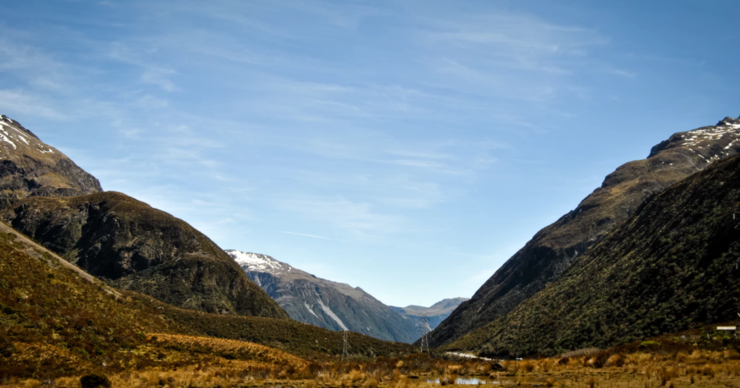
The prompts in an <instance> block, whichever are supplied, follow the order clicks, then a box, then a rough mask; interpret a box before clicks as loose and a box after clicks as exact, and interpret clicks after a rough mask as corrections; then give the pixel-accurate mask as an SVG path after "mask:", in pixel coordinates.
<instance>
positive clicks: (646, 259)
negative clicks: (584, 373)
mask: <svg viewBox="0 0 740 388" xmlns="http://www.w3.org/2000/svg"><path fill="white" fill-rule="evenodd" d="M686 140H688V139H686ZM707 159H710V158H707ZM634 213H635V214H634V215H633V216H632V217H631V218H630V219H629V220H628V221H627V222H625V223H623V224H622V225H621V226H620V227H618V228H616V229H615V230H614V231H612V232H611V233H610V234H609V235H608V236H606V237H604V238H603V239H602V240H601V241H600V242H599V243H598V244H597V245H595V246H594V247H592V248H591V249H589V250H588V252H587V253H585V254H584V255H582V256H581V257H580V258H578V259H577V260H576V261H575V263H574V264H573V265H572V266H571V267H570V268H569V269H568V270H567V271H566V272H565V273H564V274H563V275H562V276H561V277H560V279H558V280H556V281H554V282H552V283H550V284H549V285H548V286H547V287H545V288H544V289H543V290H541V291H540V292H539V293H537V294H536V295H534V296H533V297H531V298H529V299H528V300H526V301H525V302H523V303H521V304H520V305H519V306H518V307H517V308H515V309H514V310H513V311H511V312H510V313H509V314H507V315H505V316H504V317H502V318H498V319H496V320H494V321H493V322H491V323H489V324H488V325H486V326H484V327H482V328H480V329H478V330H475V331H473V332H471V333H469V334H468V335H466V336H464V337H462V338H461V339H459V340H457V341H455V342H453V343H452V344H450V345H448V346H447V348H449V349H467V350H478V351H481V352H482V353H484V354H490V355H494V354H495V355H513V356H523V355H531V354H542V355H552V354H556V353H561V352H563V351H565V350H573V349H579V348H586V347H601V348H604V347H608V346H613V345H617V344H622V343H627V342H631V341H634V340H638V339H641V338H647V337H652V336H656V335H660V334H663V333H673V332H678V331H681V330H686V329H690V328H694V327H699V326H701V325H703V324H710V323H719V322H726V321H730V320H733V319H735V318H736V317H735V315H736V313H737V311H738V310H737V309H738V301H739V300H740V287H738V285H737V281H736V280H737V278H738V274H740V270H739V269H738V268H739V267H738V263H740V156H735V157H732V158H730V159H728V160H722V161H719V162H716V163H712V166H710V167H709V168H707V169H706V170H705V171H702V172H699V173H697V174H694V175H692V176H691V177H689V178H686V179H684V180H682V181H681V182H679V183H678V184H676V185H674V186H672V187H670V188H669V189H667V190H665V191H663V192H661V193H659V194H656V195H653V196H651V197H650V198H648V199H647V200H646V201H645V203H644V204H643V205H641V206H640V207H639V208H638V209H636V210H635V212H634Z"/></svg>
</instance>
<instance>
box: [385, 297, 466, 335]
mask: <svg viewBox="0 0 740 388" xmlns="http://www.w3.org/2000/svg"><path fill="white" fill-rule="evenodd" d="M467 300H469V299H468V298H450V299H443V300H441V301H439V302H437V303H435V304H433V305H432V307H422V306H414V305H411V306H406V307H393V306H391V308H392V309H393V311H395V312H397V313H399V314H401V315H403V316H406V317H408V318H411V319H414V320H416V321H417V322H419V323H417V325H419V324H421V322H422V319H423V318H424V317H426V319H427V325H428V326H429V329H430V330H431V329H434V328H436V327H437V326H439V324H440V323H442V321H444V320H445V318H447V317H449V316H450V314H451V313H452V311H454V310H455V309H456V308H457V306H459V305H460V304H461V303H462V302H465V301H467Z"/></svg>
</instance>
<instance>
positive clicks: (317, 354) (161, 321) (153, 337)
mask: <svg viewBox="0 0 740 388" xmlns="http://www.w3.org/2000/svg"><path fill="white" fill-rule="evenodd" d="M0 232H1V233H0V383H2V382H8V381H15V380H16V379H19V378H31V377H32V378H35V379H37V380H39V381H44V380H51V379H56V378H60V377H64V376H77V375H84V374H89V373H93V372H101V373H104V374H107V375H116V374H120V373H127V372H131V371H145V370H152V369H155V370H172V371H175V370H182V369H183V368H186V367H193V368H197V366H198V365H201V366H203V365H220V363H223V364H229V363H231V364H232V366H233V365H239V367H245V368H257V369H255V370H263V371H266V370H269V371H270V372H269V373H273V372H275V370H277V369H276V368H282V367H283V366H285V365H293V366H294V367H295V368H296V370H300V369H301V368H302V367H303V366H305V365H307V363H308V361H303V360H302V359H301V358H299V357H302V358H306V359H314V360H332V359H338V355H339V354H340V352H341V346H342V339H341V333H337V332H332V331H328V330H325V329H320V328H317V327H314V326H310V325H306V324H302V323H299V322H295V321H291V320H286V319H275V318H258V317H243V316H236V315H218V314H208V313H204V312H198V311H191V310H184V309H180V308H176V307H173V306H170V305H167V304H165V303H162V302H160V301H157V300H156V299H154V298H152V297H149V296H145V295H141V294H137V293H134V292H129V291H122V290H117V289H115V288H111V287H109V286H108V285H106V284H105V283H103V282H101V281H98V280H97V279H95V278H93V277H91V276H89V275H86V274H84V273H81V272H80V271H79V269H75V268H74V267H72V266H70V265H69V264H68V263H67V262H66V261H64V260H63V259H61V258H59V257H58V256H56V255H53V254H51V253H50V252H49V251H47V250H45V249H44V248H43V247H40V246H38V245H37V244H34V243H33V242H31V241H30V240H28V239H27V238H25V237H24V236H22V235H20V234H18V233H17V232H15V231H14V230H13V229H11V228H9V227H7V226H5V225H4V224H0ZM196 337H220V338H222V339H217V338H196ZM227 339H230V340H231V341H229V340H227ZM245 341H249V342H253V343H259V344H262V346H261V345H257V344H248V343H247V342H245ZM350 341H351V344H352V347H351V349H350V350H351V354H352V356H353V357H359V358H361V357H371V356H378V355H384V354H385V355H389V354H403V353H407V352H409V351H410V350H411V348H410V347H409V346H407V345H401V344H395V343H390V342H384V341H380V340H376V339H373V338H369V337H365V336H362V335H359V334H354V333H353V334H352V335H351V336H350ZM263 345H267V346H270V347H272V348H276V349H269V348H268V347H266V346H263ZM285 352H287V353H292V354H287V353H285ZM260 368H261V369H260ZM265 373H267V372H265ZM269 373H268V374H269ZM276 373H278V374H279V372H276Z"/></svg>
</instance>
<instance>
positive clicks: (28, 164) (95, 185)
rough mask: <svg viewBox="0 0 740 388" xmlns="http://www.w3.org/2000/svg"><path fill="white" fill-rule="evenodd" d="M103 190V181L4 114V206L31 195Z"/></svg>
mask: <svg viewBox="0 0 740 388" xmlns="http://www.w3.org/2000/svg"><path fill="white" fill-rule="evenodd" d="M101 191H103V189H102V188H101V187H100V182H99V181H98V180H97V179H95V177H93V176H92V175H90V174H88V173H87V172H85V171H84V170H83V169H81V168H80V167H78V166H77V165H76V164H75V163H74V162H73V161H72V160H70V159H69V158H68V157H67V156H66V155H64V154H63V153H61V152H60V151H59V150H57V149H56V148H53V147H51V146H49V145H47V144H46V143H44V142H42V141H41V140H40V139H39V138H38V137H36V135H34V134H33V132H31V131H29V130H28V129H26V128H24V127H23V126H22V125H21V124H20V123H18V122H17V121H14V120H13V119H11V118H9V117H7V116H4V115H0V205H7V204H8V203H10V202H11V201H13V200H16V199H20V198H26V197H30V196H42V197H52V196H53V197H69V196H74V195H82V194H92V193H99V192H101Z"/></svg>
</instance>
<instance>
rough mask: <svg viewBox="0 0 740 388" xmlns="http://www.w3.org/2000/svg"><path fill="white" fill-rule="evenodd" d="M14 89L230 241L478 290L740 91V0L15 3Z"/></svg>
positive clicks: (418, 287)
mask: <svg viewBox="0 0 740 388" xmlns="http://www.w3.org/2000/svg"><path fill="white" fill-rule="evenodd" d="M0 14H2V16H3V17H2V18H0V113H3V114H6V115H8V116H10V117H12V118H14V119H16V120H18V121H20V122H21V123H22V124H23V125H25V126H26V127H28V128H29V129H31V130H32V131H34V132H36V134H37V135H39V136H40V137H41V138H42V140H44V141H46V142H47V143H49V144H51V145H53V146H55V147H57V148H59V149H60V150H62V151H63V152H65V153H66V154H67V155H69V156H70V157H71V158H72V159H73V160H75V161H76V162H77V163H78V164H79V165H81V166H82V167H83V168H85V169H86V170H87V171H89V172H91V173H92V174H93V175H95V176H96V177H98V178H99V179H100V180H101V183H102V185H103V187H104V188H105V189H106V190H115V191H121V192H124V193H126V194H129V195H131V196H133V197H135V198H138V199H140V200H142V201H145V202H147V203H149V204H151V205H152V206H154V207H157V208H160V209H163V210H165V211H167V212H169V213H171V214H173V215H175V216H177V217H180V218H182V219H184V220H186V221H188V222H189V223H191V224H192V225H194V226H195V227H196V228H198V229H200V230H201V231H203V232H204V233H206V234H207V235H208V236H209V237H211V238H212V239H213V240H214V241H216V242H217V243H218V244H219V245H220V246H221V247H223V248H234V249H240V250H244V251H251V252H259V253H265V254H269V255H271V256H273V257H275V258H277V259H278V260H282V261H285V262H288V263H290V264H292V265H294V266H296V267H298V268H302V269H305V270H307V271H309V272H312V273H314V274H316V275H317V276H320V277H325V278H329V279H332V280H337V281H342V282H346V283H349V284H351V285H352V286H359V287H362V288H363V289H364V290H366V291H368V292H370V293H371V294H372V295H374V296H375V297H377V298H378V299H380V300H381V301H383V302H385V303H387V304H392V305H408V304H421V305H430V304H432V303H434V302H436V301H438V300H440V299H442V298H447V297H457V296H464V297H470V296H471V295H472V294H473V293H474V292H475V290H477V288H478V287H479V286H480V285H481V284H482V283H483V282H484V281H485V280H486V279H487V278H488V277H490V275H492V274H493V272H494V271H495V270H496V269H497V268H498V267H499V266H500V265H501V264H502V263H503V262H504V261H505V260H506V259H508V258H509V257H510V256H511V255H512V254H513V253H514V252H516V250H518V249H519V248H520V247H522V246H523V245H524V243H525V242H526V241H528V240H529V239H530V238H531V236H533V235H534V233H536V232H537V231H538V230H539V229H540V228H542V227H544V226H546V225H547V224H549V223H551V222H553V221H555V220H556V219H557V218H559V217H560V216H561V215H563V214H565V213H566V212H568V211H569V210H571V209H573V208H575V207H576V206H577V205H578V203H579V201H580V200H581V199H582V198H584V197H585V196H586V195H588V194H589V193H590V192H591V191H593V190H594V189H595V188H596V187H598V186H599V185H600V184H601V182H602V180H603V178H604V176H605V175H607V174H608V173H610V172H611V171H613V170H614V169H615V168H616V167H617V166H619V165H620V164H622V163H624V162H627V161H630V160H634V159H640V158H644V157H646V156H647V154H648V152H649V150H650V147H652V146H653V145H655V144H657V143H658V142H660V141H661V140H663V139H666V138H668V136H670V135H671V134H672V133H674V132H678V131H683V130H689V129H693V128H696V127H699V126H703V125H711V124H714V123H716V122H717V121H719V120H720V119H722V118H723V117H725V116H733V117H737V116H738V115H739V114H740V93H739V92H740V90H739V89H740V82H739V81H740V80H739V79H738V78H739V75H738V74H739V72H738V71H737V63H738V59H739V58H738V57H740V52H738V50H737V47H740V39H739V38H740V37H739V36H738V35H739V34H740V32H739V31H740V30H738V28H737V22H736V17H737V16H736V15H738V14H740V3H738V2H737V1H721V0H717V1H706V0H703V1H699V0H696V1H693V0H671V1H658V0H656V1H650V2H645V1H619V2H616V1H610V2H606V1H568V0H564V1H557V2H553V1H544V0H543V1H526V0H525V1H522V0H517V1H506V0H504V1H480V0H470V1H459V0H455V1H438V0H424V1H420V0H409V1H385V0H377V1H298V0H296V1H292V0H265V1H261V0H254V1H224V0H215V1H208V2H201V1H183V0H177V1H150V0H146V1H144V0H131V1H70V0H57V1H39V0H23V1H19V0H6V1H3V2H2V3H1V4H0Z"/></svg>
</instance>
